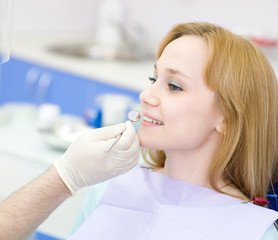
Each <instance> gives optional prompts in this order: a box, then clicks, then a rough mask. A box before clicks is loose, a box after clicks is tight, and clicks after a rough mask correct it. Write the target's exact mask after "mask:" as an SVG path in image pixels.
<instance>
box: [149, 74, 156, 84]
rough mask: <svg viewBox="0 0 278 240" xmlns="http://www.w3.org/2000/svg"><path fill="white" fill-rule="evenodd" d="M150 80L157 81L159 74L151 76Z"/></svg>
mask: <svg viewBox="0 0 278 240" xmlns="http://www.w3.org/2000/svg"><path fill="white" fill-rule="evenodd" d="M149 80H150V81H151V83H152V84H153V83H155V82H156V80H157V75H154V76H149Z"/></svg>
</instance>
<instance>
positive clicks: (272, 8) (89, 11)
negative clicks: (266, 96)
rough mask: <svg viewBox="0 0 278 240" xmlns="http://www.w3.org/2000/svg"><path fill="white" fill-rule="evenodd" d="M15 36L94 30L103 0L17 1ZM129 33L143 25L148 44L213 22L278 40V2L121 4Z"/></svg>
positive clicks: (127, 0)
mask: <svg viewBox="0 0 278 240" xmlns="http://www.w3.org/2000/svg"><path fill="white" fill-rule="evenodd" d="M14 1H15V4H14V32H15V33H34V32H36V33H53V32H54V33H56V34H58V33H59V34H62V33H69V32H79V33H80V34H81V33H82V32H86V31H87V32H88V31H93V30H94V28H95V22H96V14H97V11H96V9H97V5H98V4H99V3H100V2H101V1H104V0H47V1H45V0H14ZM119 1H121V2H122V3H123V4H125V7H126V9H127V12H126V23H127V27H128V28H129V29H131V28H132V27H134V26H137V25H141V26H143V27H144V28H145V29H146V32H147V33H148V38H149V40H150V41H149V43H150V45H151V46H152V47H156V45H157V43H158V41H159V40H160V39H161V37H162V36H163V35H164V34H165V33H166V32H167V30H168V29H169V28H170V27H171V26H173V25H174V24H175V23H178V22H184V21H209V22H213V23H218V24H220V25H222V26H225V27H227V28H229V29H232V30H235V31H237V32H240V33H242V32H243V33H251V34H259V35H267V36H271V37H272V36H276V37H277V38H278V27H277V25H278V1H277V0H264V1H261V0H244V1H242V0H233V1H223V0H171V1H169V0H137V1H135V0H119Z"/></svg>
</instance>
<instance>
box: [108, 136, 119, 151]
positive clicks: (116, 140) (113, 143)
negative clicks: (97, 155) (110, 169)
mask: <svg viewBox="0 0 278 240" xmlns="http://www.w3.org/2000/svg"><path fill="white" fill-rule="evenodd" d="M121 136H122V134H119V135H118V136H117V137H116V138H115V139H114V141H113V142H112V143H111V144H110V146H109V147H108V148H107V149H106V150H105V152H109V151H110V149H111V148H112V147H113V146H114V145H115V144H116V142H118V141H119V139H120V137H121Z"/></svg>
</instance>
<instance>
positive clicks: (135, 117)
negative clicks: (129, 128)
mask: <svg viewBox="0 0 278 240" xmlns="http://www.w3.org/2000/svg"><path fill="white" fill-rule="evenodd" d="M127 117H128V119H129V120H130V121H131V122H138V121H139V120H140V119H141V114H140V113H139V112H137V111H135V110H131V111H129V112H128V115H127Z"/></svg>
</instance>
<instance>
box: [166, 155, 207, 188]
mask: <svg viewBox="0 0 278 240" xmlns="http://www.w3.org/2000/svg"><path fill="white" fill-rule="evenodd" d="M210 162H211V159H210V158H209V157H206V156H202V158H198V156H196V154H186V155H185V154H184V153H178V152H167V153H166V161H165V166H164V169H163V174H164V175H165V176H168V177H171V178H174V179H177V180H181V181H185V182H188V183H191V184H195V185H199V186H203V187H208V188H211V186H210V183H209V177H208V172H209V165H210Z"/></svg>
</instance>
